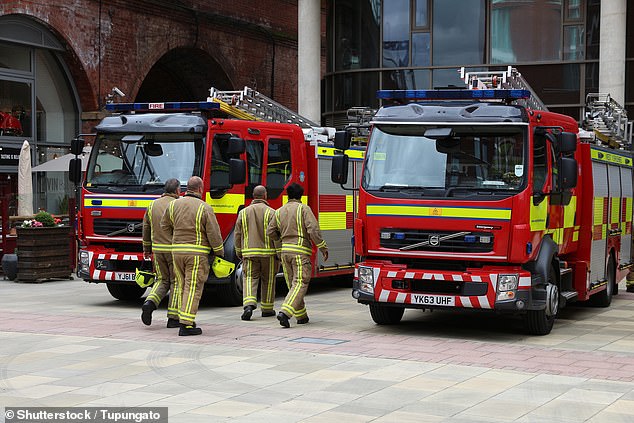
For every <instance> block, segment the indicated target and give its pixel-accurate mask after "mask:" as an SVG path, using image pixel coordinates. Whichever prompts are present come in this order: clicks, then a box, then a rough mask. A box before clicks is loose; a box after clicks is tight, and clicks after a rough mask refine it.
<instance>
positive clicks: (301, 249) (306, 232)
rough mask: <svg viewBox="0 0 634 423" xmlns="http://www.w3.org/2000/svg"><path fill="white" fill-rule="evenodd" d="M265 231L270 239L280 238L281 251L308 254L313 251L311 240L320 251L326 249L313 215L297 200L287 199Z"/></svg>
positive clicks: (308, 208)
mask: <svg viewBox="0 0 634 423" xmlns="http://www.w3.org/2000/svg"><path fill="white" fill-rule="evenodd" d="M267 233H268V235H269V237H270V238H271V239H272V240H275V241H276V240H278V239H281V241H282V253H289V254H305V255H309V256H310V255H311V254H312V252H313V250H312V247H311V241H312V242H314V243H315V245H316V246H317V248H319V250H320V251H322V252H324V251H328V246H327V245H326V241H324V240H323V238H322V237H321V230H320V229H319V223H318V222H317V219H315V215H314V214H313V212H312V210H311V209H310V207H308V206H306V205H304V204H302V202H301V201H299V200H289V201H288V203H286V204H285V205H283V206H282V207H280V208H279V209H278V210H276V211H275V218H274V219H271V223H270V224H269V227H268V229H267Z"/></svg>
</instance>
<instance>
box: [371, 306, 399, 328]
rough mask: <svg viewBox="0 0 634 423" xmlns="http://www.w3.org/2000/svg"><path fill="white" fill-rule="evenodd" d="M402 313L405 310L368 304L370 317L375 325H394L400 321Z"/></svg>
mask: <svg viewBox="0 0 634 423" xmlns="http://www.w3.org/2000/svg"><path fill="white" fill-rule="evenodd" d="M404 312H405V309H404V308H402V307H388V306H384V305H380V304H370V315H371V316H372V320H374V323H376V324H377V325H395V324H397V323H399V322H400V321H401V319H402V318H403V313H404Z"/></svg>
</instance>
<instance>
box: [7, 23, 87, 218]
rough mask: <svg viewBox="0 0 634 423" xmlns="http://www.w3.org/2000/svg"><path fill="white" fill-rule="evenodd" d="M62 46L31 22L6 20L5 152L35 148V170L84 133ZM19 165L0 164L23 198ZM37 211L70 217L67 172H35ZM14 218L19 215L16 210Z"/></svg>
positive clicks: (33, 158)
mask: <svg viewBox="0 0 634 423" xmlns="http://www.w3.org/2000/svg"><path fill="white" fill-rule="evenodd" d="M60 52H61V44H59V43H58V42H57V41H56V40H55V39H54V38H53V36H52V35H51V34H50V33H49V32H48V31H47V30H46V29H44V28H43V27H41V26H40V25H38V24H36V23H35V22H33V21H30V20H28V19H26V18H18V17H12V16H5V17H1V18H0V151H13V150H16V149H17V150H19V149H20V147H21V146H22V143H23V141H24V140H27V141H28V142H29V144H30V146H31V153H32V154H31V156H32V160H31V161H32V166H36V165H38V164H41V163H44V162H46V161H48V160H53V159H56V158H57V157H61V156H63V155H64V154H67V153H68V152H69V146H70V140H71V139H72V138H73V137H74V136H75V135H76V134H77V133H78V130H79V110H78V106H77V104H78V102H77V99H76V94H75V89H74V87H73V85H72V82H71V80H70V78H69V77H68V72H67V70H66V68H65V66H64V63H63V61H62V60H61V57H60V54H61V53H60ZM16 173H17V161H16V162H13V161H9V160H4V161H0V175H3V176H2V177H0V181H3V182H4V183H5V185H6V184H9V185H10V186H9V187H8V190H4V189H3V190H2V192H3V193H6V192H17V186H13V185H15V181H16V180H17V178H16V177H15V174H16ZM33 175H34V180H33V181H34V183H33V187H34V191H35V192H34V199H35V204H34V210H37V209H40V208H41V209H45V210H47V211H49V212H51V213H65V212H67V207H68V206H67V204H68V197H69V196H71V195H72V193H73V190H72V188H73V187H72V184H70V182H69V181H68V175H67V173H65V172H34V173H33ZM10 213H12V214H14V213H15V210H10Z"/></svg>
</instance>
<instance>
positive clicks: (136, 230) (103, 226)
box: [93, 219, 143, 238]
mask: <svg viewBox="0 0 634 423" xmlns="http://www.w3.org/2000/svg"><path fill="white" fill-rule="evenodd" d="M93 228H94V230H95V234H97V235H109V234H113V233H115V232H118V233H117V234H115V235H112V236H128V237H130V236H131V237H139V238H141V236H143V222H142V221H141V220H137V219H95V220H94V221H93Z"/></svg>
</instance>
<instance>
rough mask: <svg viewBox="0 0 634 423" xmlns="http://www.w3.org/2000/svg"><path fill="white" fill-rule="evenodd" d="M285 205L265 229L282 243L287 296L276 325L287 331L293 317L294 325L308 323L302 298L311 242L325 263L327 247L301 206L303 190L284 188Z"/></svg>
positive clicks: (308, 273) (308, 272) (294, 186)
mask: <svg viewBox="0 0 634 423" xmlns="http://www.w3.org/2000/svg"><path fill="white" fill-rule="evenodd" d="M286 193H287V195H288V203H286V204H285V205H283V206H282V207H280V208H279V209H278V210H276V211H275V216H274V218H273V219H271V223H270V224H269V227H268V229H267V233H268V235H269V237H270V238H271V239H272V240H274V241H277V240H281V242H282V269H283V271H284V277H285V278H286V285H287V286H288V295H286V298H285V299H284V302H283V303H282V310H281V311H280V312H279V313H278V315H277V320H279V322H280V325H281V326H283V327H285V328H289V327H290V326H291V325H290V322H289V319H290V318H291V317H293V316H295V318H296V319H297V323H298V324H300V325H301V324H305V323H308V313H307V312H306V305H305V304H304V296H305V295H306V290H307V289H308V283H309V282H310V276H311V274H312V266H311V262H310V256H311V254H312V247H311V241H312V242H314V243H315V245H316V246H317V248H318V249H319V251H321V254H322V255H323V258H324V261H326V260H328V247H327V246H326V241H324V240H323V239H322V237H321V231H320V230H319V223H317V219H315V215H314V214H313V212H312V211H311V209H310V207H308V206H306V205H304V204H302V201H301V198H302V195H303V194H304V188H302V186H301V185H299V184H297V183H292V184H290V185H289V186H288V188H286Z"/></svg>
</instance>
